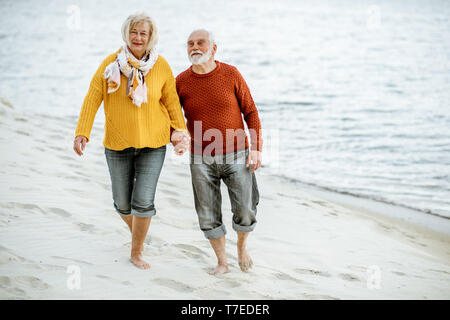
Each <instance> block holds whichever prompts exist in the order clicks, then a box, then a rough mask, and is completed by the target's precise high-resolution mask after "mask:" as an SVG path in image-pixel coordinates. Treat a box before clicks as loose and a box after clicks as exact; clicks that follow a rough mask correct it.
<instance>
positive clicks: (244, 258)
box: [238, 249, 253, 272]
mask: <svg viewBox="0 0 450 320" xmlns="http://www.w3.org/2000/svg"><path fill="white" fill-rule="evenodd" d="M238 262H239V267H240V268H241V270H242V271H243V272H247V271H248V270H250V269H251V268H252V267H253V260H252V258H251V257H250V255H249V254H248V251H247V249H243V250H241V251H239V252H238Z"/></svg>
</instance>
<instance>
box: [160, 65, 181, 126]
mask: <svg viewBox="0 0 450 320" xmlns="http://www.w3.org/2000/svg"><path fill="white" fill-rule="evenodd" d="M166 63H167V62H166ZM167 74H168V76H167V79H166V82H165V83H164V85H163V88H162V94H161V101H162V103H163V105H164V106H165V107H166V109H167V111H168V112H169V117H170V126H171V129H175V130H182V131H187V129H186V123H185V121H184V116H183V112H182V111H181V105H180V100H179V98H178V93H177V89H176V81H175V78H174V76H173V73H172V70H171V69H170V66H169V64H167ZM171 131H172V130H171Z"/></svg>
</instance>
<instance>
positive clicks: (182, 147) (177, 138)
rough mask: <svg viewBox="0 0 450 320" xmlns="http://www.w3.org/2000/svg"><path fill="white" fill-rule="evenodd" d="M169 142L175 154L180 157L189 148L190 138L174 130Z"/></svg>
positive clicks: (187, 134)
mask: <svg viewBox="0 0 450 320" xmlns="http://www.w3.org/2000/svg"><path fill="white" fill-rule="evenodd" d="M170 141H172V144H173V146H174V151H175V153H176V154H177V155H179V156H181V155H182V154H183V153H185V152H186V150H187V149H188V148H189V143H190V141H191V137H190V136H189V133H187V132H186V131H181V130H175V131H174V132H173V133H172V137H171V138H170Z"/></svg>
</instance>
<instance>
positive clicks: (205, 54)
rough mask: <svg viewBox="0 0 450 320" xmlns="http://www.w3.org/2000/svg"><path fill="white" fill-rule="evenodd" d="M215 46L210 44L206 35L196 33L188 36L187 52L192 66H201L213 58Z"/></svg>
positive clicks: (202, 32) (199, 32)
mask: <svg viewBox="0 0 450 320" xmlns="http://www.w3.org/2000/svg"><path fill="white" fill-rule="evenodd" d="M215 50H216V45H212V46H211V44H210V41H209V38H208V33H207V32H204V31H197V32H194V33H192V34H191V35H190V36H189V39H188V41H187V52H188V56H189V60H190V61H191V63H192V64H202V63H205V62H207V61H208V60H209V59H210V58H211V57H214V54H215Z"/></svg>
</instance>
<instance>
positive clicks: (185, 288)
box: [150, 278, 195, 292]
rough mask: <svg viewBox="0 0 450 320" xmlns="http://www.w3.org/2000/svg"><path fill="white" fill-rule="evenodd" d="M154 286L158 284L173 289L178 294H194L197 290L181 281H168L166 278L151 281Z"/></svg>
mask: <svg viewBox="0 0 450 320" xmlns="http://www.w3.org/2000/svg"><path fill="white" fill-rule="evenodd" d="M150 282H151V283H152V284H157V285H160V286H163V287H167V288H170V289H173V290H175V291H178V292H193V291H194V290H195V289H194V288H192V287H191V286H189V285H187V284H185V283H182V282H180V281H176V280H172V279H166V278H158V279H154V280H151V281H150Z"/></svg>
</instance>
